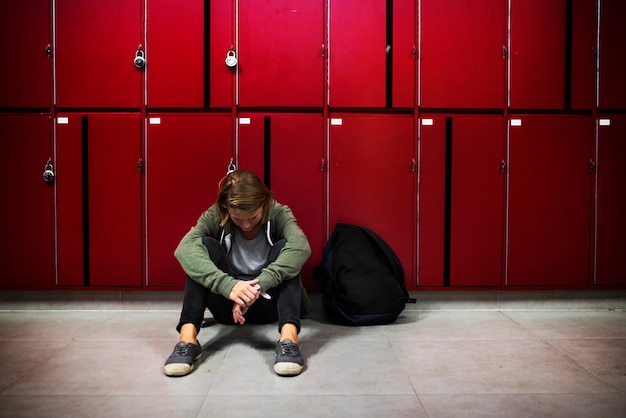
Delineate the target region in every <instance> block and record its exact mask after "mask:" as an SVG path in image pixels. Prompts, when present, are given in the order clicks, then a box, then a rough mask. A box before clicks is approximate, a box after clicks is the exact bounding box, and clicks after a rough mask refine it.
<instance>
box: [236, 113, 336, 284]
mask: <svg viewBox="0 0 626 418" xmlns="http://www.w3.org/2000/svg"><path fill="white" fill-rule="evenodd" d="M246 116H247V117H249V118H250V123H249V124H246V125H241V126H240V132H239V139H240V146H239V149H240V167H241V169H246V167H248V166H249V165H250V166H254V167H257V168H256V170H254V171H256V172H257V174H259V175H261V176H262V178H264V180H265V182H266V184H269V186H270V187H271V189H272V191H273V193H274V195H275V196H276V199H277V200H278V201H279V202H280V203H283V204H286V205H287V206H289V207H290V208H291V210H292V211H293V213H294V216H295V217H296V219H297V220H298V224H299V225H300V227H301V228H302V229H303V231H304V233H305V234H306V236H307V238H308V240H309V244H310V245H311V249H312V254H311V257H310V258H309V260H308V261H307V262H306V264H305V265H304V267H303V268H302V278H303V281H304V284H305V286H307V287H309V288H311V287H317V286H318V284H317V283H316V282H315V281H314V280H313V269H314V268H315V267H317V266H318V265H319V263H320V262H321V258H322V249H323V247H324V245H325V243H326V234H325V231H324V213H323V202H324V196H323V182H324V175H323V174H324V173H323V171H322V156H323V154H322V141H323V129H324V122H323V119H322V116H321V115H310V114H309V115H304V114H299V115H285V114H272V115H265V116H259V115H243V117H246ZM246 161H250V163H246ZM253 161H254V162H253Z"/></svg>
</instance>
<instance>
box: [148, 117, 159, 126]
mask: <svg viewBox="0 0 626 418" xmlns="http://www.w3.org/2000/svg"><path fill="white" fill-rule="evenodd" d="M160 124H161V118H150V125H160Z"/></svg>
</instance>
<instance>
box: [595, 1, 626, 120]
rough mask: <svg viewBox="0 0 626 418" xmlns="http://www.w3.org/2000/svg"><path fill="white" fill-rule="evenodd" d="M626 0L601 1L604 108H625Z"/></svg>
mask: <svg viewBox="0 0 626 418" xmlns="http://www.w3.org/2000/svg"><path fill="white" fill-rule="evenodd" d="M624 16H626V3H624V2H623V1H622V0H601V1H600V52H599V53H600V81H599V83H600V86H599V90H600V93H599V94H600V99H599V105H598V107H600V108H602V109H626V78H625V77H624V74H626V55H625V54H624V45H626V25H624Z"/></svg>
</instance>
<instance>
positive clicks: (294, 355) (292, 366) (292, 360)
mask: <svg viewBox="0 0 626 418" xmlns="http://www.w3.org/2000/svg"><path fill="white" fill-rule="evenodd" d="M303 364H304V360H303V359H302V354H300V348H299V347H298V344H294V343H292V342H291V340H284V341H280V342H279V343H278V344H276V361H275V362H274V371H275V372H276V374H279V375H281V376H296V375H298V374H300V372H301V371H302V367H303Z"/></svg>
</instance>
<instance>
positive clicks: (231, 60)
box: [226, 49, 237, 68]
mask: <svg viewBox="0 0 626 418" xmlns="http://www.w3.org/2000/svg"><path fill="white" fill-rule="evenodd" d="M226 65H228V66H229V67H231V68H232V67H234V66H235V65H237V54H235V51H233V50H232V49H231V50H230V51H228V53H227V54H226Z"/></svg>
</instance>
